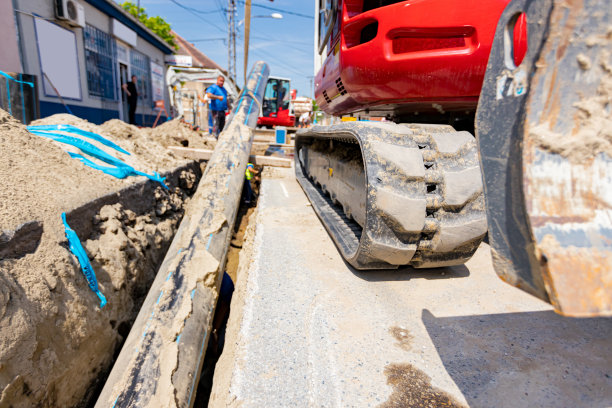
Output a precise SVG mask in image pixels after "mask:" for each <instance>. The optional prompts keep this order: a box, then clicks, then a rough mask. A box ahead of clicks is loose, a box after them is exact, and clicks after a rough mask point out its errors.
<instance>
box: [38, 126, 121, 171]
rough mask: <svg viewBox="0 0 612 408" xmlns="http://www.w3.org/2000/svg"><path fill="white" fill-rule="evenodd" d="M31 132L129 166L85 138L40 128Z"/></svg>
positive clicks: (91, 154) (107, 161) (106, 161)
mask: <svg viewBox="0 0 612 408" xmlns="http://www.w3.org/2000/svg"><path fill="white" fill-rule="evenodd" d="M30 132H31V133H33V134H35V135H38V136H43V137H48V138H49V139H53V140H55V141H56V142H60V143H64V144H68V145H71V146H74V147H77V148H79V149H80V150H82V151H83V152H84V153H87V154H88V155H90V156H93V157H95V158H96V159H98V160H102V161H103V162H105V163H108V164H113V165H115V166H119V167H121V166H128V165H127V164H125V163H124V162H122V161H121V160H119V159H117V158H116V157H113V156H111V155H110V154H108V153H106V152H105V151H104V150H102V149H100V148H99V147H97V146H94V145H92V144H91V143H89V142H86V141H85V140H82V139H79V138H78V137H72V136H66V135H62V134H60V133H53V132H47V131H40V130H30Z"/></svg>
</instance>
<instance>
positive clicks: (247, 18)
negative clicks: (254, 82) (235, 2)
mask: <svg viewBox="0 0 612 408" xmlns="http://www.w3.org/2000/svg"><path fill="white" fill-rule="evenodd" d="M250 35H251V0H246V1H245V3H244V86H246V78H247V65H248V63H249V36H250Z"/></svg>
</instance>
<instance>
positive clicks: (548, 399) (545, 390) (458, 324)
mask: <svg viewBox="0 0 612 408" xmlns="http://www.w3.org/2000/svg"><path fill="white" fill-rule="evenodd" d="M422 321H423V324H424V325H425V327H426V329H427V331H428V333H429V336H430V337H431V339H432V341H433V343H434V345H435V347H436V349H437V352H438V354H439V356H440V359H441V360H442V362H443V364H444V366H445V368H446V370H447V372H448V374H449V375H450V376H451V378H452V379H453V381H454V382H455V384H457V386H458V387H459V389H460V390H461V392H462V393H463V395H464V397H465V398H466V400H467V401H468V403H469V404H470V406H472V407H589V408H594V407H610V406H612V319H606V318H597V319H573V318H567V317H562V316H559V315H557V314H555V313H554V312H552V311H542V312H525V313H506V314H489V315H478V316H460V317H436V316H434V315H433V314H432V313H431V312H430V311H429V310H423V312H422Z"/></svg>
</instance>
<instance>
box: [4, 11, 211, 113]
mask: <svg viewBox="0 0 612 408" xmlns="http://www.w3.org/2000/svg"><path fill="white" fill-rule="evenodd" d="M2 3H3V5H2V9H0V11H2V12H6V14H5V13H2V14H3V15H4V17H3V18H2V20H0V21H2V22H3V23H4V25H3V26H1V27H0V35H2V37H3V38H4V39H5V41H8V42H9V44H6V45H3V48H4V50H5V51H3V53H0V56H2V57H5V58H6V59H3V60H0V70H3V71H11V72H21V73H24V74H31V75H34V76H35V77H36V82H37V84H38V96H39V100H40V112H39V114H38V115H37V116H41V117H45V116H49V115H52V114H55V113H60V112H61V113H65V112H66V108H65V107H64V106H63V104H62V103H61V101H60V98H59V96H58V94H59V95H61V97H62V99H63V100H64V102H65V103H66V104H67V105H68V106H69V109H70V110H71V111H72V112H73V113H74V114H75V115H77V116H79V117H82V118H84V119H87V120H89V121H91V122H94V123H98V124H99V123H102V122H104V121H106V120H108V119H112V118H120V119H127V103H126V100H125V95H124V92H122V91H121V85H122V84H123V83H125V82H126V81H129V80H130V77H131V76H132V75H136V76H137V77H138V85H139V98H140V100H139V103H138V110H137V111H136V120H137V123H138V124H140V125H150V124H152V123H153V121H154V118H155V115H156V114H157V111H155V109H154V105H155V101H158V100H163V101H164V102H165V105H166V106H168V105H169V96H168V89H167V86H166V85H165V73H166V66H165V57H166V56H169V55H171V54H173V53H174V52H175V50H174V49H172V48H171V47H170V46H169V45H168V44H167V43H166V42H165V41H164V40H162V39H161V38H160V37H159V36H157V35H156V34H155V33H153V32H152V31H151V30H149V29H148V28H147V27H145V26H144V25H143V24H142V23H141V22H139V21H138V20H137V19H136V18H134V17H133V16H132V15H131V14H129V13H127V12H125V11H124V10H123V9H122V8H121V7H120V6H119V5H117V4H116V3H115V2H114V1H113V0H78V1H77V0H36V1H32V0H12V1H2ZM11 3H12V4H11ZM11 8H12V9H11ZM5 9H6V10H5ZM9 13H10V14H9ZM7 14H8V16H9V17H8V18H7V17H6V15H7ZM4 20H6V21H4ZM5 34H6V35H5ZM15 34H16V35H15ZM12 42H16V43H17V44H13V43H12ZM202 55H203V54H202ZM213 64H214V63H213ZM215 65H216V64H215ZM19 68H20V69H21V71H18V69H19Z"/></svg>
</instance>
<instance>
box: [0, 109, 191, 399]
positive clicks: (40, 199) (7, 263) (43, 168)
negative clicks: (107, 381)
mask: <svg viewBox="0 0 612 408" xmlns="http://www.w3.org/2000/svg"><path fill="white" fill-rule="evenodd" d="M111 122H113V123H110V122H107V123H106V124H104V125H102V126H101V127H98V126H95V125H93V124H91V123H88V122H86V121H83V120H81V119H78V118H76V117H73V116H70V115H55V116H53V117H50V118H46V119H43V120H39V121H37V122H36V123H34V124H35V125H36V124H51V123H58V124H59V123H62V124H73V125H75V126H78V127H80V128H82V129H84V130H89V131H93V132H96V133H99V134H102V135H103V136H106V137H108V138H109V139H111V140H113V141H114V142H115V143H117V144H119V145H120V146H121V147H123V148H124V149H126V150H128V151H130V152H131V153H132V156H130V157H129V158H127V159H125V161H126V162H128V163H129V164H132V165H134V167H136V168H137V169H138V170H142V171H146V172H151V171H159V172H164V171H168V170H171V169H174V168H177V167H180V166H185V165H186V164H187V163H188V161H186V160H184V159H179V158H176V157H174V156H173V155H172V154H170V153H167V152H166V151H164V149H163V146H164V145H163V143H164V140H165V141H166V142H169V141H168V139H164V138H162V137H161V136H160V135H161V134H162V133H160V132H161V131H160V130H159V129H157V130H156V131H151V130H138V129H136V128H134V129H132V127H130V126H129V125H125V126H123V125H122V124H121V123H116V121H111ZM165 126H166V127H167V130H168V131H171V130H172V127H173V126H180V124H178V123H174V124H173V123H172V122H169V123H168V124H165ZM105 129H106V130H105ZM122 129H124V130H126V132H123V131H122ZM154 132H157V133H154ZM128 133H129V135H128V136H126V134H128ZM154 136H155V137H157V138H158V139H159V140H162V142H160V143H156V142H155V143H154V142H151V138H152V137H154ZM183 137H185V138H187V139H189V138H190V137H194V135H187V136H183ZM0 146H1V147H0V149H1V152H0V153H1V154H0V176H1V177H2V180H3V189H2V190H0V406H14V407H29V406H34V405H36V406H43V407H46V406H49V407H50V406H76V405H77V404H79V403H82V402H83V401H86V399H87V397H88V395H89V394H88V393H91V392H93V391H94V390H95V387H96V384H95V382H96V379H97V378H98V377H99V376H100V373H104V372H106V371H107V370H108V369H109V366H110V364H111V362H112V359H113V356H114V354H115V352H116V348H117V347H118V346H119V345H120V343H121V341H122V339H123V338H124V337H125V336H126V335H127V333H128V331H129V327H130V325H131V322H132V321H133V319H134V317H135V315H136V313H137V311H138V309H139V303H140V302H141V301H142V299H143V296H144V295H145V294H146V292H147V288H148V285H149V284H150V282H151V281H152V279H153V277H154V276H155V272H156V269H157V265H158V263H159V262H160V261H161V260H162V259H163V256H164V254H165V251H166V248H167V246H168V245H169V243H170V241H171V240H172V237H173V235H174V232H175V229H176V227H177V225H178V223H179V221H180V219H181V217H182V213H183V206H184V203H185V201H186V200H187V199H188V197H189V195H190V194H191V193H192V191H193V189H194V188H195V185H196V182H197V174H195V173H194V171H193V170H186V171H184V172H183V173H182V174H181V175H180V177H179V176H178V175H177V177H175V178H174V179H173V180H172V181H169V182H168V184H169V187H170V191H167V190H165V189H162V188H161V187H158V186H151V187H149V189H148V190H146V189H144V190H141V191H143V192H147V196H146V197H141V199H139V201H141V202H140V203H133V202H132V203H130V202H127V203H115V204H109V205H103V204H104V203H101V204H100V205H99V207H97V208H96V207H95V206H93V209H90V210H89V212H90V213H92V216H91V217H90V219H87V220H82V219H73V221H74V222H75V224H79V223H81V224H83V225H84V226H86V227H83V228H81V230H82V231H87V234H86V235H85V236H80V239H81V242H82V243H83V246H84V247H85V249H86V251H87V253H88V256H89V258H90V261H91V263H92V266H93V268H94V270H95V271H96V275H97V278H98V281H99V285H100V289H101V291H102V293H103V294H104V295H105V296H106V298H107V300H108V304H107V306H105V307H104V308H103V309H100V308H99V302H98V299H97V297H96V296H95V294H94V293H93V292H92V291H91V290H90V289H89V288H88V285H87V282H86V280H85V277H84V276H83V274H82V272H81V270H80V266H79V264H78V262H77V260H76V258H75V257H74V256H73V255H72V254H71V253H70V251H69V250H68V245H67V240H66V238H65V235H64V229H63V225H62V223H61V218H60V214H61V213H62V212H66V213H68V215H69V216H68V220H69V223H70V222H71V217H70V214H72V213H74V214H77V213H79V211H81V212H80V213H82V209H83V208H85V207H83V206H84V205H86V204H88V203H91V202H92V200H96V199H98V198H100V197H103V196H107V195H112V194H114V193H115V192H118V191H120V190H121V191H125V189H127V188H129V187H132V186H136V185H137V184H138V183H145V182H146V179H145V178H144V177H128V178H126V179H123V180H119V179H116V178H114V177H111V176H108V175H106V174H104V173H102V172H100V171H97V170H94V169H91V168H89V167H86V166H84V165H83V164H81V163H80V162H78V161H77V160H75V159H72V158H70V157H69V156H68V155H67V154H66V153H65V151H64V148H63V146H61V145H60V144H59V143H56V142H54V141H51V140H49V139H46V138H43V137H40V136H36V135H32V134H30V133H29V132H28V131H27V130H26V129H25V127H24V126H23V125H21V124H20V123H19V122H17V121H15V120H14V119H13V118H11V117H10V116H9V115H8V114H7V113H6V112H4V111H1V110H0ZM99 147H100V146H99ZM197 173H199V170H198V171H197ZM145 184H146V183H145ZM145 184H142V185H145ZM118 200H119V201H120V199H118ZM144 202H146V203H148V204H146V205H145V204H143V203H144ZM131 204H134V205H133V206H132V205H131ZM128 207H133V209H132V208H128ZM75 217H76V215H75ZM77 232H78V231H77ZM24 243H25V244H24Z"/></svg>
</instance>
